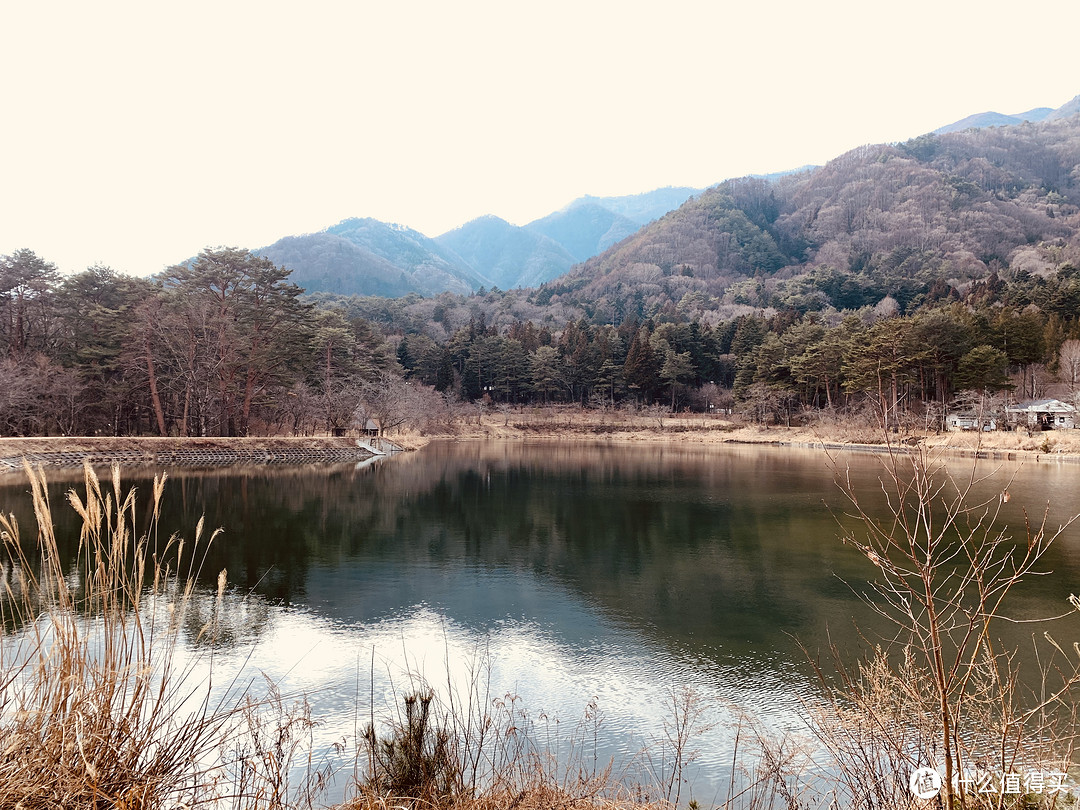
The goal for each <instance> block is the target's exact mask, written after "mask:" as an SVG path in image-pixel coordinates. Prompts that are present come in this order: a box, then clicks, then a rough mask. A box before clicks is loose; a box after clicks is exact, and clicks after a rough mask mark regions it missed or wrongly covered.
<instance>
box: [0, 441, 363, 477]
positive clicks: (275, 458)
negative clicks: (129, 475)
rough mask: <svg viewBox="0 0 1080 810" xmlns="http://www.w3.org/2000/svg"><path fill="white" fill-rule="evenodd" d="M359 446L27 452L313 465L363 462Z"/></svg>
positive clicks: (43, 460) (125, 461)
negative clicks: (334, 462) (332, 462)
mask: <svg viewBox="0 0 1080 810" xmlns="http://www.w3.org/2000/svg"><path fill="white" fill-rule="evenodd" d="M372 455H373V454H372V453H371V451H370V450H366V449H364V448H362V447H354V448H341V447H318V448H294V447H280V448H274V449H260V450H244V449H235V450H223V449H201V448H194V449H191V450H165V451H162V452H154V451H152V450H150V451H142V450H115V451H109V452H78V451H75V452H67V453H27V454H26V455H25V458H26V460H27V461H29V462H30V465H31V466H32V467H38V466H42V467H81V466H82V465H83V461H89V462H90V463H91V464H94V465H102V466H104V465H111V464H112V463H113V462H116V463H118V464H121V465H155V466H160V467H220V466H227V465H229V464H317V463H326V462H331V461H363V460H364V459H368V458H371V457H372ZM23 458H24V457H23V456H18V457H8V458H0V473H4V472H20V471H22V468H23V463H22V460H23Z"/></svg>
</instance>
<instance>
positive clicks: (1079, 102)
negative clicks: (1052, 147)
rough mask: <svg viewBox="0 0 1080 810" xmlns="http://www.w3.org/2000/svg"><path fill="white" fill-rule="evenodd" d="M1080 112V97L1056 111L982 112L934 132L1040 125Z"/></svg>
mask: <svg viewBox="0 0 1080 810" xmlns="http://www.w3.org/2000/svg"><path fill="white" fill-rule="evenodd" d="M1078 112H1080V96H1076V97H1075V98H1073V100H1072V101H1069V102H1068V103H1066V104H1063V105H1062V106H1060V107H1058V108H1057V109H1054V108H1052V107H1036V108H1035V109H1033V110H1028V111H1027V112H1022V113H1015V114H1013V115H1005V114H1002V113H999V112H981V113H976V114H975V115H969V116H967V118H961V119H960V120H959V121H954V122H953V123H951V124H946V125H945V126H943V127H938V128H937V129H935V130H934V134H935V135H944V134H947V133H949V132H963V131H964V130H965V129H983V128H984V127H1008V126H1015V125H1017V124H1023V123H1025V122H1028V123H1033V124H1035V123H1038V122H1040V121H1056V120H1058V119H1060V118H1069V117H1070V116H1073V115H1076V114H1077V113H1078Z"/></svg>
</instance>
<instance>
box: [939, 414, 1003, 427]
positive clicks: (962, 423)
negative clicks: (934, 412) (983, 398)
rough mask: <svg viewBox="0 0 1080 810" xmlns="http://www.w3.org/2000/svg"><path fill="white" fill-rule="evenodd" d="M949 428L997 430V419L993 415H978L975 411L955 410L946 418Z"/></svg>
mask: <svg viewBox="0 0 1080 810" xmlns="http://www.w3.org/2000/svg"><path fill="white" fill-rule="evenodd" d="M946 424H947V426H948V428H949V430H982V431H990V430H997V419H995V418H994V417H993V416H980V415H979V414H977V413H975V411H956V412H955V413H950V414H949V415H948V417H947V418H946Z"/></svg>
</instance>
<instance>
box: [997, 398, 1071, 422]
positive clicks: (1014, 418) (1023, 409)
mask: <svg viewBox="0 0 1080 810" xmlns="http://www.w3.org/2000/svg"><path fill="white" fill-rule="evenodd" d="M1006 412H1007V413H1008V414H1009V421H1011V422H1015V423H1016V424H1017V426H1018V427H1026V428H1028V429H1029V430H1066V429H1071V428H1075V427H1076V407H1075V406H1073V405H1070V404H1069V403H1067V402H1062V401H1061V400H1060V399H1029V400H1027V401H1026V402H1020V403H1018V404H1016V405H1010V406H1009V407H1008V408H1006Z"/></svg>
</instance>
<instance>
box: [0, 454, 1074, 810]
mask: <svg viewBox="0 0 1080 810" xmlns="http://www.w3.org/2000/svg"><path fill="white" fill-rule="evenodd" d="M839 463H840V464H841V465H842V466H844V467H847V468H850V470H851V475H852V479H853V480H854V481H856V482H857V484H858V487H859V489H860V491H861V492H863V493H864V494H865V495H866V497H868V498H869V499H870V500H871V501H873V502H878V501H880V499H878V498H875V496H874V495H873V494H872V493H874V492H875V490H877V488H878V483H877V479H878V477H879V476H880V474H881V469H882V468H881V464H880V462H879V461H878V460H877V459H876V458H875V457H873V456H871V455H868V454H843V455H841V456H840V457H839ZM972 463H973V462H972V461H971V460H965V459H958V460H955V461H953V462H950V464H951V466H952V468H953V469H954V470H955V471H957V474H963V473H964V472H965V471H966V472H969V471H970V468H971V464H972ZM979 465H980V466H979V469H980V470H981V471H983V472H986V473H992V478H991V480H989V481H987V482H985V483H984V484H983V485H981V486H980V488H979V491H980V492H982V493H985V494H987V496H988V497H994V498H996V492H997V491H999V490H1000V489H1001V488H1002V487H1003V486H1004V485H1005V482H1006V481H1009V480H1010V479H1011V483H1010V484H1009V492H1010V495H1011V498H1010V499H1009V502H1008V503H1007V504H1006V505H1005V506H1004V507H1003V510H1002V515H1001V521H1002V523H1003V524H1006V525H1008V526H1010V527H1013V528H1014V529H1016V531H1017V532H1019V533H1020V534H1022V532H1023V525H1024V509H1025V508H1026V509H1027V511H1028V512H1029V513H1031V514H1032V516H1033V517H1041V515H1042V513H1043V510H1044V508H1045V507H1046V504H1047V503H1048V502H1049V504H1050V506H1049V509H1050V512H1049V522H1050V523H1051V524H1052V525H1057V524H1058V523H1060V522H1062V521H1064V520H1066V519H1067V517H1068V515H1069V512H1070V510H1073V509H1077V507H1078V502H1077V499H1076V496H1075V493H1076V488H1077V483H1078V481H1080V466H1073V465H1068V464H1060V463H1042V464H1034V463H1029V464H1027V465H1023V466H1021V465H1019V464H1017V463H1015V462H988V461H983V462H979ZM54 477H55V478H56V480H55V482H54V483H53V484H52V485H51V499H52V502H53V503H54V512H55V513H56V517H57V526H58V532H59V533H60V535H61V536H62V537H66V538H68V539H67V540H66V541H65V542H67V543H68V544H69V545H68V546H67V548H68V551H69V553H71V554H72V555H73V554H74V545H73V544H74V543H75V542H77V529H76V528H75V526H76V523H75V516H74V514H73V512H71V510H70V509H68V508H67V507H56V506H55V505H56V504H61V503H62V502H63V501H62V498H63V492H64V490H66V489H67V488H69V487H71V486H72V482H73V481H74V480H75V479H72V478H70V476H69V477H68V478H66V479H63V480H61V479H62V476H60V475H57V476H54ZM125 482H126V483H134V484H136V485H137V486H138V487H139V490H140V492H142V493H146V494H147V495H148V493H149V491H150V485H149V481H148V480H145V479H142V480H140V479H139V478H138V477H136V476H125ZM26 489H27V486H26V484H25V483H24V482H21V481H19V480H17V479H15V480H9V481H8V482H6V483H5V484H4V485H3V486H2V487H0V508H3V509H4V510H5V511H11V512H14V513H15V514H16V516H17V517H18V518H19V521H20V524H21V525H22V526H24V531H23V534H24V536H25V535H27V534H29V532H28V527H29V526H31V525H32V521H31V518H30V510H29V503H28V501H29V498H28V496H26V494H25V492H26ZM878 505H880V504H878ZM844 506H845V501H844V498H843V496H842V495H841V494H840V492H839V490H838V489H837V487H836V485H835V483H834V476H833V470H832V469H831V468H830V464H829V458H828V457H827V456H826V455H825V454H824V453H823V452H822V451H820V450H809V449H805V450H804V449H794V448H784V447H762V446H752V447H751V446H717V447H711V448H693V447H682V446H677V445H672V446H663V445H653V444H641V445H635V446H628V445H617V446H616V445H595V446H590V445H582V444H569V443H568V444H560V443H552V442H536V443H527V442H518V443H497V442H488V443H479V442H477V443H443V442H440V443H433V444H431V445H429V446H428V447H426V448H424V449H423V450H421V451H419V452H416V453H408V454H402V455H398V456H395V457H392V458H388V459H385V460H381V461H378V462H376V463H373V464H364V465H351V464H349V465H332V466H324V467H312V466H305V467H292V468H284V469H271V468H266V467H259V468H255V467H249V468H244V469H223V470H206V471H195V470H179V469H178V470H172V471H170V481H169V483H168V485H167V488H166V497H165V505H164V509H163V512H162V519H161V525H162V527H163V529H164V530H166V531H173V530H175V531H179V532H182V533H184V534H187V535H189V536H190V535H191V534H192V532H193V529H194V525H195V522H196V521H197V520H198V516H199V515H200V514H205V515H206V523H207V526H208V528H212V527H218V526H220V527H223V528H224V533H223V534H222V535H221V536H220V537H219V538H217V540H215V542H214V544H213V545H212V546H211V547H210V549H209V551H208V553H207V557H206V561H205V565H204V568H203V584H204V586H205V589H206V590H205V593H206V594H210V593H212V592H213V588H214V585H215V580H216V577H217V574H218V572H219V571H220V570H221V569H227V570H228V579H229V591H228V593H227V595H226V602H227V610H226V611H225V612H224V614H223V615H224V617H225V619H224V625H225V628H224V633H223V635H222V637H221V639H220V640H219V642H218V643H217V644H216V646H215V650H214V667H215V680H216V681H217V682H219V683H224V682H226V681H227V680H228V679H229V678H231V677H233V676H234V675H237V674H239V677H240V679H241V680H244V679H249V678H254V677H255V676H257V675H258V673H260V672H262V673H265V675H266V677H267V678H269V679H270V680H271V681H273V682H274V683H275V684H277V685H278V686H279V688H280V689H281V690H282V691H283V692H284V693H285V694H287V695H295V694H299V693H304V694H306V695H307V696H308V698H309V700H310V703H311V705H312V710H313V713H314V715H315V717H316V718H317V719H319V720H321V721H322V724H321V725H320V726H319V727H318V728H317V730H316V742H317V746H318V748H319V749H320V750H329V748H330V746H331V745H332V744H333V743H334V742H335V741H339V740H341V739H342V738H346V737H350V736H353V735H355V734H356V733H357V732H358V730H359V729H361V728H362V727H363V726H364V725H365V724H366V722H367V719H368V717H369V716H370V715H371V713H373V712H374V713H376V714H377V715H379V716H382V715H385V714H386V713H387V712H389V711H391V710H392V707H393V706H394V705H395V704H396V702H397V701H398V700H399V699H400V697H401V695H402V694H403V693H404V692H407V691H408V690H409V687H410V684H411V683H413V682H414V681H415V679H416V678H417V677H418V676H421V677H423V678H425V679H427V680H428V681H429V682H430V683H431V684H432V685H434V686H435V687H436V688H442V687H443V686H445V684H447V683H448V682H453V683H457V684H459V685H460V684H462V683H464V682H466V681H468V680H469V678H470V677H472V676H473V675H478V676H479V677H480V680H481V683H482V684H483V686H482V688H483V690H484V692H485V694H486V695H487V696H488V697H489V698H494V697H503V696H505V695H508V694H510V695H514V696H517V697H518V698H519V702H518V703H517V704H516V705H519V706H521V707H523V709H524V711H525V712H526V714H527V717H528V719H529V721H531V722H532V723H533V724H534V725H535V729H536V730H537V732H538V733H543V734H544V735H548V736H547V738H548V739H551V738H552V735H554V734H555V733H556V732H558V733H559V734H561V735H564V736H565V737H567V738H569V737H573V736H574V735H575V734H577V735H578V736H579V738H580V737H581V736H582V735H585V736H588V737H589V743H588V744H589V745H590V746H591V747H592V748H591V754H594V755H595V756H596V757H597V758H598V759H600V760H602V761H606V760H607V759H608V758H610V757H614V758H616V759H617V760H618V761H619V762H622V763H626V762H629V761H631V760H633V758H634V756H635V754H636V753H637V752H638V751H640V749H642V748H643V747H651V749H652V750H653V751H654V752H655V751H656V750H659V749H658V741H659V740H660V739H661V738H663V736H664V734H665V718H668V717H669V715H670V712H669V703H670V697H671V694H672V689H673V688H678V687H682V686H686V687H690V688H692V689H693V690H694V691H695V693H696V695H697V696H698V700H699V701H700V705H701V706H702V707H704V708H705V710H706V714H705V715H704V716H703V719H702V722H703V723H705V722H706V721H708V722H710V723H715V726H714V727H713V728H711V729H710V730H707V731H705V732H704V733H702V734H701V735H700V736H699V737H698V738H696V740H695V742H694V747H696V748H697V749H699V750H700V758H699V760H698V762H697V763H695V766H694V768H693V769H692V772H691V773H689V774H688V776H689V777H690V778H691V783H690V784H689V785H688V787H687V790H688V791H691V793H687V792H685V791H684V793H683V801H684V802H685V800H686V798H688V797H689V795H693V796H695V797H697V798H698V799H699V800H701V801H702V802H703V803H707V802H709V801H712V800H713V799H714V798H716V797H718V796H722V794H723V791H724V789H725V788H726V785H727V781H728V774H729V769H730V762H731V756H732V746H733V738H734V724H735V723H736V722H737V721H738V718H739V717H740V716H742V715H743V714H744V713H745V714H746V715H748V716H749V717H751V718H753V719H754V720H755V721H756V722H758V723H760V724H762V725H763V726H764V727H765V728H768V729H771V730H774V731H778V732H779V731H783V730H790V729H794V730H798V729H800V728H801V726H802V720H803V717H804V715H805V705H804V704H805V702H806V701H807V700H810V699H812V698H813V696H814V695H815V693H816V690H817V688H818V687H817V681H816V679H815V676H814V673H813V668H812V667H811V666H810V664H809V663H808V661H807V652H809V653H810V654H812V655H818V654H821V653H825V652H826V650H827V648H828V645H829V643H830V641H831V642H832V643H834V644H836V645H837V646H838V647H839V648H840V649H842V650H844V651H845V652H846V653H850V654H851V655H852V656H854V654H855V651H856V650H858V649H860V648H862V647H864V646H865V644H864V642H863V641H861V640H860V634H859V628H861V631H862V633H863V634H865V635H866V636H867V637H869V638H871V639H873V638H875V637H876V634H885V633H887V630H888V628H887V627H886V626H885V625H883V624H882V622H881V620H880V619H879V618H878V617H876V616H875V615H874V614H873V612H872V611H870V609H869V608H868V607H867V606H866V605H865V604H864V603H863V602H862V601H861V600H860V598H859V594H860V593H862V592H864V591H865V590H866V588H867V580H868V578H871V577H873V576H874V574H875V570H876V569H875V568H874V566H872V565H871V564H870V563H869V562H868V561H867V560H866V559H865V558H863V557H861V556H860V555H859V554H858V553H857V552H856V551H855V550H853V549H852V548H851V547H850V546H846V545H844V544H842V543H841V542H840V541H839V540H838V535H839V533H840V528H839V525H838V520H840V521H842V520H843V517H842V514H841V513H842V511H843V507H844ZM875 508H877V507H875ZM1045 567H1047V568H1050V569H1053V571H1054V573H1053V575H1052V576H1048V577H1042V578H1038V579H1035V580H1033V581H1032V582H1029V583H1024V585H1023V586H1022V590H1021V591H1018V592H1017V599H1016V600H1015V601H1014V602H1013V611H1012V613H1013V614H1014V615H1016V616H1018V617H1023V618H1031V617H1036V616H1041V615H1055V614H1061V613H1064V612H1065V610H1066V609H1067V607H1068V606H1067V603H1066V600H1067V597H1068V595H1069V593H1070V590H1072V591H1075V590H1076V589H1077V587H1078V585H1077V583H1078V582H1080V532H1078V531H1077V530H1076V529H1075V527H1074V528H1073V529H1070V530H1069V532H1068V533H1067V534H1066V535H1065V536H1064V537H1063V538H1062V539H1061V541H1059V543H1058V544H1057V545H1056V546H1054V547H1053V549H1052V550H1051V551H1050V553H1049V554H1048V556H1047V558H1046V566H1045ZM209 601H210V600H209V597H207V599H206V602H207V603H209ZM197 619H198V617H196V618H195V619H193V620H192V622H191V628H192V630H191V637H192V639H195V638H196V637H197V636H198V628H199V626H200V621H199V620H197ZM856 625H857V626H858V627H857V626H856ZM1070 627H1072V628H1073V630H1074V629H1075V627H1076V623H1075V622H1074V623H1073V624H1072V625H1070V626H1066V627H1065V628H1063V629H1059V630H1058V632H1061V633H1062V634H1063V635H1064V638H1065V639H1067V640H1068V641H1069V643H1071V641H1072V640H1075V638H1077V637H1078V636H1080V633H1076V632H1073V631H1072V630H1070V629H1069V628H1070ZM1031 632H1032V631H1031V628H1030V626H1029V627H1027V628H1025V629H1023V630H1020V631H1018V632H1017V637H1016V642H1017V643H1022V641H1023V638H1024V637H1025V636H1027V637H1030V635H1031ZM1069 633H1071V635H1069ZM1029 643H1030V642H1029ZM803 648H805V651H804V649H803ZM256 685H257V686H259V684H258V682H257V683H256ZM373 690H374V694H373ZM586 715H588V717H589V718H590V719H589V720H588V721H587V722H584V723H583V718H585V717H586ZM594 732H595V734H594ZM579 742H580V739H579ZM560 744H561V743H560ZM566 745H569V743H566ZM634 762H636V765H635V766H634V767H636V768H637V769H638V770H639V771H640V770H642V769H644V770H648V769H649V763H648V761H643V760H641V759H640V758H638V759H636V760H634ZM643 762H644V764H643ZM652 766H653V767H654V768H659V767H660V766H659V765H658V764H657V763H656V762H655V761H654V762H653V763H652ZM350 767H351V766H350ZM344 778H345V777H343V778H342V780H343V779H344ZM342 780H339V784H338V788H336V790H338V791H340V785H341V783H342ZM333 795H334V794H333V793H331V797H333Z"/></svg>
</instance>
